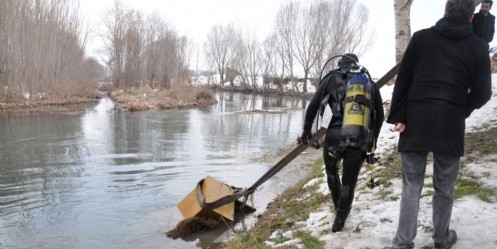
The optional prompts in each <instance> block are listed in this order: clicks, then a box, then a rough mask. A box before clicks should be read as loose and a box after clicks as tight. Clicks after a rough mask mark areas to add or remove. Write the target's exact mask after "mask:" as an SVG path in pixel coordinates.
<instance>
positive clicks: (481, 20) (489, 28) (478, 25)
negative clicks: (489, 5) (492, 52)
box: [472, 12, 495, 42]
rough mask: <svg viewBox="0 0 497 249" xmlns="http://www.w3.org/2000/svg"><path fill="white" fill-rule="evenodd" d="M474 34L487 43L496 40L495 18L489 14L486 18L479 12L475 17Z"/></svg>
mask: <svg viewBox="0 0 497 249" xmlns="http://www.w3.org/2000/svg"><path fill="white" fill-rule="evenodd" d="M472 24H473V33H475V35H476V36H478V37H480V38H481V39H483V40H484V41H486V42H491V41H492V40H493V39H494V33H495V16H494V15H492V14H490V13H488V15H487V16H484V15H483V14H482V13H480V12H478V13H476V14H475V15H474V17H473V22H472Z"/></svg>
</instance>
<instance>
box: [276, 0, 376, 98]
mask: <svg viewBox="0 0 497 249" xmlns="http://www.w3.org/2000/svg"><path fill="white" fill-rule="evenodd" d="M367 21H368V10H367V9H366V7H364V6H363V5H362V4H357V3H356V1H355V0H320V1H313V2H311V3H310V5H309V6H301V5H299V4H297V3H293V2H289V3H286V4H283V5H282V6H281V7H280V10H279V11H278V14H277V16H276V22H275V23H276V27H275V28H276V33H277V34H278V36H279V38H280V39H281V40H282V45H283V50H284V51H283V54H285V56H286V58H285V61H284V62H285V66H286V68H287V69H288V71H289V73H290V78H291V81H292V82H293V83H296V81H295V77H294V69H295V67H294V63H293V62H294V60H295V61H296V62H298V64H300V66H302V72H303V74H304V75H303V76H304V79H303V80H304V83H303V92H307V81H308V79H309V76H310V75H312V77H317V75H318V74H319V73H318V72H319V71H320V70H321V67H322V64H323V61H325V60H327V59H328V58H329V57H331V56H334V55H339V54H343V53H345V52H354V53H356V54H359V55H360V54H361V53H362V50H363V48H364V47H365V46H366V45H367V44H369V39H368V38H367V37H368V36H367V25H366V24H367ZM293 88H294V90H298V88H297V85H296V84H294V85H293Z"/></svg>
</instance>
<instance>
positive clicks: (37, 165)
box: [0, 93, 306, 249]
mask: <svg viewBox="0 0 497 249" xmlns="http://www.w3.org/2000/svg"><path fill="white" fill-rule="evenodd" d="M217 99H218V100H219V103H218V104H216V105H213V106H211V107H209V108H205V109H190V110H169V111H144V112H132V113H130V112H123V111H119V110H116V109H115V108H114V104H113V103H112V101H110V100H109V99H107V98H104V99H102V100H101V101H100V102H99V103H98V104H93V105H84V106H78V107H71V108H67V107H57V108H54V109H51V110H36V111H35V110H31V111H16V112H7V113H0V217H1V218H0V248H9V249H10V248H14V249H17V248H50V249H59V248H60V249H62V248H81V249H87V248H208V247H211V248H212V247H215V246H216V245H217V244H218V243H219V242H221V241H222V240H223V239H224V238H225V237H226V236H227V233H228V232H227V231H226V230H219V231H213V232H211V233H208V234H204V235H198V236H196V237H192V238H191V239H186V240H182V239H178V240H172V239H169V238H168V237H167V236H165V232H167V231H169V230H171V229H172V228H174V226H175V225H176V224H177V223H178V222H179V221H180V220H181V219H183V217H181V214H180V212H179V210H178V209H177V207H176V204H177V203H178V202H179V201H180V200H181V199H182V198H183V197H184V196H186V195H187V194H188V193H189V192H190V191H191V190H192V189H193V187H194V186H195V184H196V183H197V182H198V181H199V180H200V179H202V178H204V177H205V176H206V175H210V176H213V177H215V178H216V179H218V180H221V181H223V182H226V183H228V184H230V185H233V186H237V187H248V186H250V185H252V184H253V183H254V182H255V181H256V180H257V179H258V178H259V177H260V176H262V174H264V173H265V172H266V171H267V170H268V169H269V167H270V166H272V165H269V164H264V163H260V162H254V160H251V159H253V158H254V157H255V156H257V155H260V154H261V153H263V152H267V151H271V150H277V149H278V148H279V147H282V146H285V145H288V144H290V143H294V141H295V138H296V137H297V136H298V135H299V134H300V131H301V127H302V120H303V113H304V112H303V110H302V109H303V108H304V107H305V105H306V103H305V101H303V100H298V99H291V98H285V97H264V96H259V95H244V94H236V93H217ZM287 109H289V110H288V111H286V112H284V113H279V112H278V113H253V114H247V113H244V112H243V111H244V110H269V111H279V110H287ZM270 184H272V183H271V180H270V181H268V182H266V183H265V184H264V185H270ZM264 185H263V186H264ZM263 189H268V188H263ZM264 191H269V190H264ZM264 191H262V192H261V193H259V191H258V192H256V195H255V199H256V203H255V204H254V205H255V206H256V208H258V210H259V209H261V207H262V208H263V207H264V206H265V204H267V201H269V200H266V199H264V197H263V196H267V195H265V194H264ZM258 195H259V196H258ZM261 199H262V200H261ZM257 200H259V202H257ZM245 226H246V224H243V223H242V224H238V225H237V227H239V228H238V229H243V228H244V227H245ZM240 227H241V228H240ZM235 229H237V228H235Z"/></svg>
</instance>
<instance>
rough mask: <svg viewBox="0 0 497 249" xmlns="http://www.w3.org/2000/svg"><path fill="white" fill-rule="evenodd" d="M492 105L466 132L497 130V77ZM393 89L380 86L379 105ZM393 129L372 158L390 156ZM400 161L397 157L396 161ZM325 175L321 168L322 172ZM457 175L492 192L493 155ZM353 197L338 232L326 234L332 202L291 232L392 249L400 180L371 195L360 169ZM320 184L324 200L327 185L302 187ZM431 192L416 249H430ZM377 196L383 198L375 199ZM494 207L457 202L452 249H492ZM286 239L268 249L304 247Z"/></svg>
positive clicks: (330, 244) (496, 176)
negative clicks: (467, 175)
mask: <svg viewBox="0 0 497 249" xmlns="http://www.w3.org/2000/svg"><path fill="white" fill-rule="evenodd" d="M492 81H493V84H492V85H493V86H492V91H493V96H492V99H491V100H490V101H489V102H488V103H487V104H486V105H485V106H484V107H482V108H481V109H479V110H475V111H474V112H473V114H472V115H471V116H470V117H469V118H468V119H467V120H466V127H467V128H466V130H467V131H474V130H481V129H485V128H489V127H495V126H497V111H496V109H497V98H496V97H495V96H496V95H497V75H496V74H494V75H492ZM392 90H393V86H385V87H383V88H382V89H381V92H382V96H383V100H384V101H385V100H389V99H390V98H391V93H392ZM390 128H392V125H390V124H387V123H385V124H384V125H383V127H382V130H381V134H380V138H379V139H378V140H379V144H378V149H377V151H376V153H377V155H378V156H380V158H381V156H382V153H385V152H387V151H391V150H392V148H393V146H395V145H396V143H397V141H398V133H394V132H392V131H390ZM399 156H400V155H399ZM431 166H432V165H428V166H427V172H426V174H427V176H428V177H427V178H426V180H425V186H426V185H427V184H428V183H430V182H431V177H430V175H432V167H431ZM323 169H324V167H323ZM461 171H465V172H466V173H470V174H472V175H474V176H477V177H478V179H479V182H480V183H481V184H483V186H485V187H490V188H497V155H492V156H487V157H485V158H480V159H478V160H477V161H476V162H473V163H471V164H468V165H466V166H465V167H464V168H463V169H461ZM359 178H360V179H359V181H358V186H357V191H356V196H355V199H354V203H353V204H352V211H351V212H350V215H349V218H348V219H347V222H346V224H345V228H344V230H343V231H342V232H338V233H331V225H332V223H333V219H334V217H335V214H334V211H332V209H331V205H332V204H331V202H330V203H324V204H323V206H322V210H321V211H319V212H316V213H311V214H310V218H309V219H308V220H307V221H306V222H305V224H297V225H296V226H295V227H299V228H296V229H304V230H307V231H309V232H311V234H312V235H314V236H316V237H319V238H320V239H321V240H322V241H324V242H325V243H326V248H330V249H340V248H344V249H349V248H350V249H358V248H383V247H384V246H388V245H390V244H391V240H392V238H393V237H394V235H395V231H396V228H397V223H398V215H399V203H400V194H401V186H402V185H401V180H400V178H398V179H393V180H391V182H392V183H393V185H392V186H389V187H387V188H384V187H376V188H374V189H372V190H370V189H368V188H366V187H364V185H365V184H366V183H367V181H368V180H369V170H368V169H367V167H363V169H362V173H361V175H360V176H359ZM318 183H319V184H320V187H319V189H320V192H321V193H322V194H324V195H329V190H328V187H327V185H326V180H325V178H324V177H323V178H322V179H313V180H312V181H311V182H309V183H308V184H307V185H311V184H318ZM432 191H433V189H432V188H431V187H425V188H424V189H423V193H427V194H426V196H425V197H422V199H421V204H420V212H419V226H418V234H417V237H416V239H415V241H414V243H415V244H416V247H415V248H425V249H426V248H433V242H432V238H431V236H432V233H431V231H432V227H433V226H432V209H431V198H432V196H431V194H430V193H431V192H432ZM380 194H381V195H383V196H385V195H387V198H384V197H383V198H382V197H380ZM493 199H494V202H493V203H488V202H484V201H481V200H480V199H478V198H477V197H474V196H466V197H463V198H460V199H456V200H455V203H454V209H453V214H452V222H451V228H452V229H455V230H456V231H457V233H458V241H457V243H456V244H455V245H454V246H453V247H452V248H453V249H469V248H479V249H495V248H497V229H496V228H495V227H496V226H497V201H496V199H497V198H496V197H494V198H493ZM278 233H279V236H282V235H283V236H284V237H287V238H288V241H287V242H286V243H284V244H279V245H274V244H273V243H271V242H270V241H268V244H271V245H273V247H281V248H285V246H286V245H288V244H292V245H296V246H298V247H303V246H301V244H300V241H299V240H298V239H292V231H277V232H275V235H276V234H278Z"/></svg>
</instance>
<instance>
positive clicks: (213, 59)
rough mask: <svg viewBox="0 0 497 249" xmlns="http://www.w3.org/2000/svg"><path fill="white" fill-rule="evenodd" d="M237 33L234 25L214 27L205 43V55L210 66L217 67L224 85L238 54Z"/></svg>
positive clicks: (221, 82)
mask: <svg viewBox="0 0 497 249" xmlns="http://www.w3.org/2000/svg"><path fill="white" fill-rule="evenodd" d="M235 46H236V33H235V29H234V27H233V25H232V24H230V25H226V26H223V25H214V26H213V27H212V28H211V31H210V33H209V34H208V35H207V40H206V42H205V43H204V53H205V57H206V59H207V61H208V63H209V64H212V65H214V66H215V67H216V70H217V72H218V74H219V80H220V82H219V83H220V84H221V85H224V82H225V80H226V78H225V77H226V72H227V69H228V66H229V65H231V63H232V60H233V58H234V57H235V53H236V49H235Z"/></svg>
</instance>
